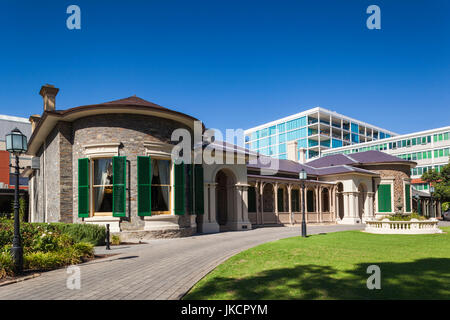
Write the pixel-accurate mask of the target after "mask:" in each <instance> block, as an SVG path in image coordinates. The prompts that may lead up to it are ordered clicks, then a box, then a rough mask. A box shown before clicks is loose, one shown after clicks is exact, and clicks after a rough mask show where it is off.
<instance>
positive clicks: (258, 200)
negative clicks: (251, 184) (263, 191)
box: [255, 181, 261, 224]
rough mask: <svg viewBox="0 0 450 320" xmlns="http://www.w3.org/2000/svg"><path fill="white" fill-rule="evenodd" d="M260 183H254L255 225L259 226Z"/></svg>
mask: <svg viewBox="0 0 450 320" xmlns="http://www.w3.org/2000/svg"><path fill="white" fill-rule="evenodd" d="M259 185H260V181H255V198H256V199H255V202H256V224H259V210H260V204H261V200H260V194H259Z"/></svg>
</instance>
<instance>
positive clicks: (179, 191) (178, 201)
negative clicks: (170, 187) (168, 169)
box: [174, 163, 186, 215]
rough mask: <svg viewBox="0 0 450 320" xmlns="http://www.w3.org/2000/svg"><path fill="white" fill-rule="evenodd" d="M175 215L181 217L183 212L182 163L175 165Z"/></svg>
mask: <svg viewBox="0 0 450 320" xmlns="http://www.w3.org/2000/svg"><path fill="white" fill-rule="evenodd" d="M174 167H175V182H174V189H175V210H174V211H175V214H177V215H183V214H184V211H185V202H186V201H185V200H186V199H185V198H186V193H185V178H184V163H180V164H175V165H174Z"/></svg>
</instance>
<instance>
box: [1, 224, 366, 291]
mask: <svg viewBox="0 0 450 320" xmlns="http://www.w3.org/2000/svg"><path fill="white" fill-rule="evenodd" d="M361 228H362V226H343V225H330V226H308V232H309V233H310V234H317V233H325V232H335V231H343V230H352V229H361ZM299 234H300V228H299V227H295V228H293V227H271V228H260V229H255V230H250V231H240V232H223V233H217V234H208V235H197V236H194V237H189V238H178V239H164V240H153V241H149V244H144V245H134V246H133V245H132V246H128V248H126V247H125V248H122V249H119V250H117V252H118V253H119V254H117V255H115V256H112V257H109V258H105V259H99V260H95V261H91V262H88V263H84V264H80V265H78V266H79V267H80V270H81V289H79V290H69V289H67V287H66V281H67V277H68V276H69V275H68V274H67V273H66V269H59V270H54V271H50V272H45V273H42V275H41V276H40V277H37V278H34V279H30V280H26V281H22V282H19V283H14V284H10V285H7V286H3V287H0V299H50V300H54V299H87V300H92V299H180V298H181V297H182V296H183V295H184V294H185V293H186V292H187V291H188V290H189V289H190V288H191V287H192V286H193V285H194V284H195V283H196V282H197V281H199V280H200V279H201V278H202V277H203V276H205V275H206V274H207V273H208V272H209V271H211V270H212V269H214V268H215V267H216V266H217V265H218V264H220V263H221V262H223V261H225V260H226V259H227V258H229V257H231V256H232V255H234V254H236V253H238V252H240V251H242V250H245V249H248V248H251V247H253V246H256V245H258V244H261V243H264V242H268V241H273V240H277V239H281V238H286V237H292V236H296V235H299ZM98 251H99V252H100V251H102V250H101V249H100V250H98ZM113 252H114V251H113Z"/></svg>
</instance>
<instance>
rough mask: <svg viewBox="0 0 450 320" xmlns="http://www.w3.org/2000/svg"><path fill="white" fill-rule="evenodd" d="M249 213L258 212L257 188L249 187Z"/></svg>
mask: <svg viewBox="0 0 450 320" xmlns="http://www.w3.org/2000/svg"><path fill="white" fill-rule="evenodd" d="M248 212H256V188H255V187H248Z"/></svg>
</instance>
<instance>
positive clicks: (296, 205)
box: [291, 187, 301, 212]
mask: <svg viewBox="0 0 450 320" xmlns="http://www.w3.org/2000/svg"><path fill="white" fill-rule="evenodd" d="M291 210H292V212H301V211H300V210H301V208H300V189H299V188H298V187H293V188H292V190H291Z"/></svg>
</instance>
